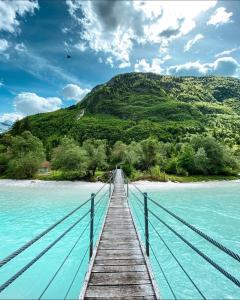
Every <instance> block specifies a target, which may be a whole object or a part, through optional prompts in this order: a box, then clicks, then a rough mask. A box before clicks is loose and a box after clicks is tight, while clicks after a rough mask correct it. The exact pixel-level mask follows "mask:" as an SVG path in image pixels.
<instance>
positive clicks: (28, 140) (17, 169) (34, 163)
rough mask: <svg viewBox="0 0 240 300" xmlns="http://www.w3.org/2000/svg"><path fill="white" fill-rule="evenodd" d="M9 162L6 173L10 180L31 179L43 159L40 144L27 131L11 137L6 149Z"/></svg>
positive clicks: (43, 154) (41, 145)
mask: <svg viewBox="0 0 240 300" xmlns="http://www.w3.org/2000/svg"><path fill="white" fill-rule="evenodd" d="M8 155H9V162H8V167H7V170H6V173H7V174H8V176H10V177H11V178H19V179H25V178H26V179H27V178H32V177H33V175H34V174H35V173H36V172H37V170H38V169H39V167H40V165H41V163H42V162H43V160H44V159H45V153H44V148H43V144H42V142H41V141H40V140H39V139H38V138H37V137H35V136H33V135H32V134H31V132H29V131H24V132H23V133H22V134H21V135H19V136H15V137H12V139H11V144H10V145H9V147H8Z"/></svg>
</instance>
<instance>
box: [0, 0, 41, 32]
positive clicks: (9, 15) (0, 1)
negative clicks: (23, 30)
mask: <svg viewBox="0 0 240 300" xmlns="http://www.w3.org/2000/svg"><path fill="white" fill-rule="evenodd" d="M38 8H39V6H38V2H37V0H36V1H35V0H33V1H31V0H24V1H19V0H0V31H1V30H2V31H8V32H11V33H14V32H16V30H17V29H19V24H20V23H19V20H18V19H19V17H23V16H25V15H26V14H27V13H30V14H33V13H34V11H35V9H38Z"/></svg>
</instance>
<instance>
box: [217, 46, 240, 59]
mask: <svg viewBox="0 0 240 300" xmlns="http://www.w3.org/2000/svg"><path fill="white" fill-rule="evenodd" d="M239 49H240V48H232V49H229V50H224V51H222V52H219V53H217V54H216V55H215V57H220V56H226V55H230V54H231V53H233V52H235V51H237V50H239Z"/></svg>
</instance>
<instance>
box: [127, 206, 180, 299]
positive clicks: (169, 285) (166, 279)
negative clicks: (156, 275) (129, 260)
mask: <svg viewBox="0 0 240 300" xmlns="http://www.w3.org/2000/svg"><path fill="white" fill-rule="evenodd" d="M138 205H139V204H138ZM132 207H133V210H134V212H135V215H136V217H137V220H138V223H139V225H140V227H141V229H142V231H143V232H144V229H143V225H142V223H141V221H140V219H139V216H138V214H137V212H136V210H135V208H134V205H132ZM139 207H140V205H139ZM140 209H142V207H140ZM147 241H148V243H149V246H150V248H151V250H152V253H153V256H154V258H155V260H156V262H157V264H158V266H159V268H160V270H161V272H162V274H163V277H164V279H165V281H166V283H167V285H168V287H169V289H170V291H171V293H172V295H173V297H174V299H175V300H177V297H176V295H175V293H174V291H173V288H172V286H171V284H170V282H169V280H168V278H167V276H166V274H165V272H164V270H163V268H162V266H161V264H160V262H159V259H158V258H157V256H156V254H155V251H154V249H153V248H152V245H151V243H150V241H149V239H148V240H147Z"/></svg>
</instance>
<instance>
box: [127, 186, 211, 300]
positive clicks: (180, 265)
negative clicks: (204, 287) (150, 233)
mask: <svg viewBox="0 0 240 300" xmlns="http://www.w3.org/2000/svg"><path fill="white" fill-rule="evenodd" d="M131 193H132V194H133V195H134V197H135V198H136V200H137V201H138V202H139V203H140V204H141V205H142V206H143V205H144V204H143V203H142V201H141V200H140V199H139V198H138V196H137V195H136V194H135V193H134V192H132V191H131ZM142 209H143V208H142ZM147 220H148V222H149V224H150V225H151V226H152V228H153V230H154V231H155V233H156V234H157V235H158V237H159V238H160V240H161V241H162V242H163V244H164V245H165V247H166V248H167V249H168V251H169V252H170V254H171V255H172V257H173V258H174V260H175V261H176V262H177V264H178V265H179V267H180V268H181V269H182V271H183V272H184V273H185V275H186V276H187V277H188V279H189V280H190V282H191V283H192V284H193V286H194V287H195V289H196V290H197V291H198V293H199V294H200V295H201V296H202V297H203V299H206V297H205V296H204V295H203V293H202V292H201V291H200V289H199V288H198V286H197V285H196V283H195V282H194V281H193V279H192V278H191V277H190V275H189V274H188V273H187V271H186V270H185V269H184V267H183V266H182V264H181V263H180V261H179V260H178V259H177V257H176V256H175V255H174V253H173V252H172V250H171V249H170V248H169V246H168V245H167V243H166V242H165V240H164V239H163V237H162V236H161V235H160V234H159V232H158V231H157V230H156V228H155V226H154V225H153V223H152V222H151V220H150V219H149V218H147Z"/></svg>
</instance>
